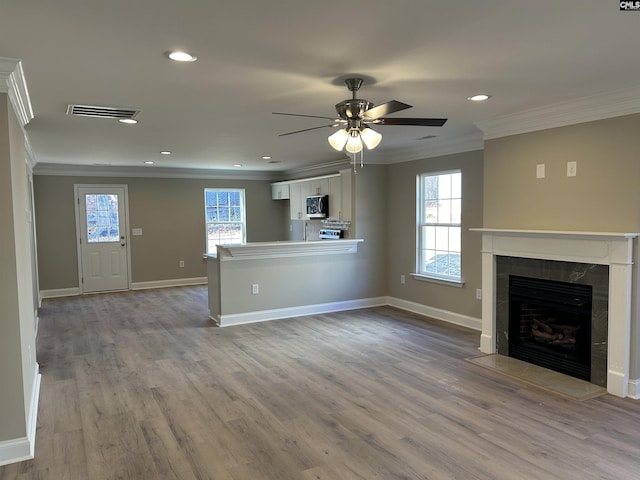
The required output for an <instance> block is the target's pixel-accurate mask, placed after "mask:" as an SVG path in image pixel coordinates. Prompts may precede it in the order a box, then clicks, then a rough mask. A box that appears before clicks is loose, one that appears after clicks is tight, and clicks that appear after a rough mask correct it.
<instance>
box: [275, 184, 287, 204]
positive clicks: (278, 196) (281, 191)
mask: <svg viewBox="0 0 640 480" xmlns="http://www.w3.org/2000/svg"><path fill="white" fill-rule="evenodd" d="M288 198H289V184H288V183H272V184H271V199H272V200H287V199H288Z"/></svg>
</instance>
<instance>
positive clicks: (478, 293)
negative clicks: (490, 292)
mask: <svg viewBox="0 0 640 480" xmlns="http://www.w3.org/2000/svg"><path fill="white" fill-rule="evenodd" d="M476 300H482V289H481V288H476Z"/></svg>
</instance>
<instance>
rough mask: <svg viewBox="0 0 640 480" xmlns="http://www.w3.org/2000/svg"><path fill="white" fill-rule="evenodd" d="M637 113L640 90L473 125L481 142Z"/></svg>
mask: <svg viewBox="0 0 640 480" xmlns="http://www.w3.org/2000/svg"><path fill="white" fill-rule="evenodd" d="M635 113H640V86H635V87H631V88H625V89H620V90H615V91H612V92H606V93H599V94H595V95H590V96H587V97H581V98H576V99H572V100H567V101H564V102H559V103H555V104H552V105H547V106H544V107H538V108H532V109H530V110H525V111H523V112H518V113H513V114H510V115H504V116H500V117H496V118H493V119H487V120H483V121H480V122H476V126H477V127H478V128H480V130H482V131H483V132H484V139H485V140H488V139H492V138H500V137H506V136H509V135H518V134H521V133H527V132H535V131H538V130H546V129H548V128H557V127H564V126H567V125H575V124H577V123H584V122H592V121H595V120H603V119H605V118H613V117H620V116H623V115H632V114H635Z"/></svg>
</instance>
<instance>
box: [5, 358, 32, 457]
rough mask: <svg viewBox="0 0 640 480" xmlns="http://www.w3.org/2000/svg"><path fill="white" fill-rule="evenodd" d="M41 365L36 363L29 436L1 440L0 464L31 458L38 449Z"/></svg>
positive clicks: (28, 428) (29, 415)
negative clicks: (37, 429) (37, 426)
mask: <svg viewBox="0 0 640 480" xmlns="http://www.w3.org/2000/svg"><path fill="white" fill-rule="evenodd" d="M41 379H42V375H40V367H39V366H38V364H37V363H36V364H35V375H34V378H33V387H32V392H33V394H32V396H31V402H30V405H29V412H27V425H26V427H27V428H26V430H27V436H26V437H20V438H15V439H11V440H4V441H2V442H0V466H1V465H8V464H10V463H16V462H23V461H25V460H31V459H32V458H33V457H34V454H35V449H36V425H37V423H38V402H39V399H40V381H41Z"/></svg>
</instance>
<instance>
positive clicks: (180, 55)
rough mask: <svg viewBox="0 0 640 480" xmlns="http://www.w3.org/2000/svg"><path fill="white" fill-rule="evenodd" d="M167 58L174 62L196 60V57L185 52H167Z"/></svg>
mask: <svg viewBox="0 0 640 480" xmlns="http://www.w3.org/2000/svg"><path fill="white" fill-rule="evenodd" d="M167 57H169V58H170V59H171V60H173V61H174V62H195V61H196V60H197V59H198V57H196V56H194V55H191V54H190V53H187V52H167Z"/></svg>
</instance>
